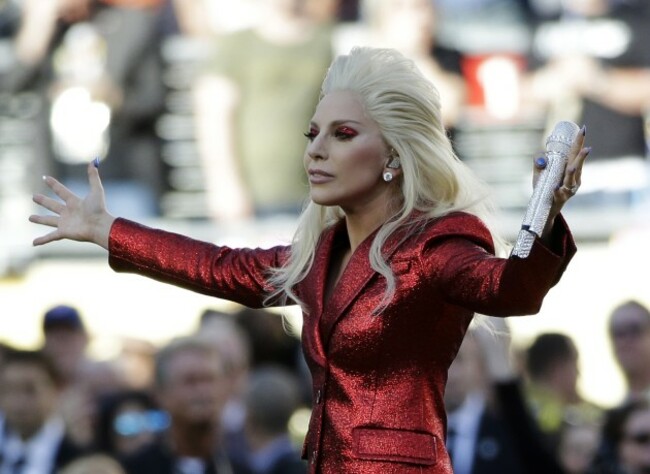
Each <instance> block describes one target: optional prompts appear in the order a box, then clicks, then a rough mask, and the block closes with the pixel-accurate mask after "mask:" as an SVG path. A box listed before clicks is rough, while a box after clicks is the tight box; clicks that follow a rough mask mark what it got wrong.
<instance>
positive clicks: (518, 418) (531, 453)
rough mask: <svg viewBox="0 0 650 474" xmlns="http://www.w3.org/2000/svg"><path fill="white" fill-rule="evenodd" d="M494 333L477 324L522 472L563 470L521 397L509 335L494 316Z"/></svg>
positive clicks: (559, 472)
mask: <svg viewBox="0 0 650 474" xmlns="http://www.w3.org/2000/svg"><path fill="white" fill-rule="evenodd" d="M494 324H495V325H496V331H497V333H494V334H490V333H488V332H487V331H484V330H482V329H481V328H479V330H478V331H475V332H474V334H477V336H478V339H479V343H480V345H481V346H482V348H483V353H484V355H485V362H486V363H485V367H486V368H487V372H488V376H489V377H490V379H491V381H492V384H493V387H494V394H495V398H496V402H497V404H498V408H499V410H500V413H501V414H502V415H503V418H504V420H505V422H506V424H507V428H508V430H509V431H510V433H511V434H512V440H513V443H514V444H515V448H516V451H517V452H518V453H519V454H520V459H521V461H522V463H523V467H524V470H525V472H528V473H531V474H532V473H540V474H541V473H544V474H562V473H563V472H564V470H563V469H562V467H561V466H560V463H559V461H558V460H557V459H556V458H555V456H554V455H553V453H552V452H551V450H550V449H548V448H547V446H546V444H545V442H544V437H543V434H542V432H541V431H540V430H539V428H538V426H537V424H536V421H535V419H534V418H533V416H532V414H531V412H530V410H529V408H528V406H527V404H526V400H525V398H524V394H523V391H522V389H521V378H520V376H519V374H518V373H517V370H516V369H515V368H514V366H513V362H512V358H511V354H510V335H509V332H508V327H507V325H506V324H505V321H503V320H499V319H495V320H494Z"/></svg>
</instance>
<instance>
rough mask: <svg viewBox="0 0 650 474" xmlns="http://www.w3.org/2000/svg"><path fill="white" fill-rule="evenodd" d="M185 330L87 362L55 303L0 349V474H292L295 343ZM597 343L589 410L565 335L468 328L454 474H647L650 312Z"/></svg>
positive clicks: (253, 332)
mask: <svg viewBox="0 0 650 474" xmlns="http://www.w3.org/2000/svg"><path fill="white" fill-rule="evenodd" d="M197 321H198V322H197V325H196V327H195V328H194V329H193V330H192V331H190V332H189V333H188V334H179V335H178V337H176V338H173V339H171V340H169V341H167V342H164V343H160V344H152V343H150V342H147V340H146V339H142V340H135V339H125V340H124V341H123V342H122V346H121V349H120V350H119V351H118V352H117V353H116V354H115V355H114V356H112V357H109V358H104V359H101V360H99V359H96V358H94V357H92V356H91V355H90V352H89V350H88V348H89V344H90V342H91V340H92V334H90V332H89V331H88V328H87V326H86V323H85V321H84V316H83V315H82V314H80V312H79V310H78V309H76V308H75V307H74V306H70V305H67V304H61V305H57V306H54V307H52V308H50V309H48V310H47V311H46V312H45V314H44V315H43V316H42V336H43V337H42V343H41V344H40V345H39V346H37V347H31V348H16V347H11V346H10V345H8V344H0V473H3V474H19V473H20V474H49V473H52V474H54V473H61V474H70V473H78V474H165V473H169V474H194V473H196V474H205V473H211V474H215V473H218V474H223V473H230V474H240V473H241V474H294V473H296V474H297V473H304V472H306V468H307V466H306V464H305V462H304V461H302V460H301V445H302V441H303V440H304V436H305V432H306V422H307V420H308V418H309V414H310V410H311V406H312V394H311V380H310V376H309V373H308V371H307V368H306V365H305V362H304V359H303V357H302V352H301V350H300V342H299V338H298V336H297V335H295V334H292V333H291V332H290V331H289V330H288V329H287V326H286V324H285V321H284V320H283V317H282V315H280V314H278V313H273V312H269V311H267V310H252V309H249V308H244V307H242V308H237V309H233V310H232V311H228V312H224V311H221V310H216V309H206V310H204V311H203V312H202V313H201V314H200V315H198V318H197ZM607 331H608V339H609V341H610V344H611V350H612V355H613V358H614V360H615V363H616V364H617V365H618V367H619V369H620V371H621V373H622V374H623V375H624V378H625V384H626V391H625V394H624V396H623V397H622V398H621V399H620V400H619V401H618V403H616V404H614V405H613V406H607V407H604V406H600V405H599V404H598V403H596V402H594V401H593V400H592V399H591V398H590V394H586V393H582V392H581V390H580V389H579V375H580V374H579V369H578V367H579V356H580V354H579V353H578V350H577V348H576V345H575V344H574V341H573V339H572V338H571V336H569V335H567V334H563V333H560V332H542V333H540V334H538V335H537V336H536V337H535V338H534V339H533V340H531V341H529V342H528V343H527V344H526V345H523V346H517V345H514V344H512V343H511V341H510V337H509V330H508V326H507V324H506V322H505V320H502V319H497V318H489V319H488V320H487V322H484V323H481V324H476V325H474V326H472V327H471V328H470V332H469V333H468V335H467V336H466V338H465V341H464V342H463V344H462V345H461V348H460V350H459V353H458V356H457V357H456V359H455V360H454V362H453V363H452V366H451V368H450V370H449V379H448V385H447V389H446V393H445V405H446V409H447V416H448V423H447V447H448V449H449V452H450V454H451V458H452V462H453V466H454V472H455V473H457V474H483V473H485V474H494V473H500V474H531V473H532V474H534V473H540V474H542V473H544V474H553V473H558V474H644V473H647V472H650V364H648V363H647V361H648V360H650V310H649V309H648V307H646V306H644V305H643V304H641V303H639V302H638V301H634V300H629V301H625V302H622V303H621V304H619V305H618V306H617V307H615V308H614V309H613V310H612V312H611V314H610V315H609V317H608V322H607ZM592 395H593V394H592Z"/></svg>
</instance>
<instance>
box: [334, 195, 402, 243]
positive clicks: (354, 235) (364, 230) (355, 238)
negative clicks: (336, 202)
mask: <svg viewBox="0 0 650 474" xmlns="http://www.w3.org/2000/svg"><path fill="white" fill-rule="evenodd" d="M393 215H394V211H393V210H392V206H390V204H388V205H381V206H376V207H375V208H374V209H370V210H369V209H363V210H360V211H357V210H345V221H346V226H347V231H348V238H349V239H350V250H351V251H352V252H354V251H355V249H356V248H357V247H358V246H359V245H360V244H361V242H363V241H364V240H365V239H366V238H367V237H368V236H369V235H370V234H372V233H373V232H374V231H375V230H377V229H378V228H379V227H380V226H381V225H382V224H384V223H385V222H386V221H388V219H390V218H391V217H392V216H393Z"/></svg>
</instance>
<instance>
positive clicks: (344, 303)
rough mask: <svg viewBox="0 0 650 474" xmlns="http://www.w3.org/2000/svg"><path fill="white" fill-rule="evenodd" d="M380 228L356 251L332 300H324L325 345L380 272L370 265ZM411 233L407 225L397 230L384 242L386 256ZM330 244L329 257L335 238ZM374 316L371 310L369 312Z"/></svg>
mask: <svg viewBox="0 0 650 474" xmlns="http://www.w3.org/2000/svg"><path fill="white" fill-rule="evenodd" d="M337 231H343V232H344V231H345V227H343V229H342V230H339V227H338V226H337ZM376 233H377V231H375V232H373V233H372V234H370V235H369V236H368V237H367V238H366V239H365V240H364V241H363V242H362V243H361V245H359V247H358V248H357V249H356V250H355V251H354V253H353V254H352V257H351V258H350V261H349V262H348V264H347V266H346V268H345V270H344V271H343V274H342V275H341V278H340V279H339V281H338V283H337V284H336V287H335V288H334V291H333V292H332V295H331V296H330V300H329V301H326V302H322V308H323V309H322V316H321V321H320V329H321V338H322V346H323V347H324V348H327V345H328V343H329V338H330V335H331V334H332V331H333V329H334V327H335V326H336V323H337V322H338V321H339V319H340V318H341V317H342V316H343V315H344V314H345V312H346V309H347V308H348V307H349V306H350V305H351V304H352V302H353V301H354V300H355V299H356V298H357V297H358V296H359V294H360V293H361V291H362V290H363V289H364V288H365V287H366V286H367V285H368V283H369V282H370V280H371V279H372V277H373V276H374V275H375V274H377V272H376V271H375V270H374V269H373V268H372V267H371V266H370V258H369V257H370V247H371V245H372V242H373V240H374V238H375V235H376ZM332 234H333V233H332ZM406 235H408V234H407V231H406V230H405V229H399V230H398V231H397V232H395V233H394V234H393V235H392V236H391V237H390V238H389V239H388V241H387V242H386V243H385V244H384V252H383V253H384V256H385V258H386V259H390V257H391V256H392V255H393V254H394V253H395V251H396V250H397V249H398V248H399V245H400V243H401V242H402V241H403V239H404V237H405V236H406ZM329 244H330V246H329V248H328V249H327V251H328V253H327V255H326V256H325V258H328V259H329V258H330V256H331V251H332V247H331V245H332V240H331V239H330V241H329ZM323 266H324V267H325V272H324V274H323V275H321V277H322V278H323V279H322V280H321V281H320V283H322V284H321V285H319V289H320V295H319V300H320V301H322V299H323V292H324V288H325V283H326V280H325V279H326V278H327V270H328V264H327V263H326V264H324V265H323ZM368 311H372V308H369V309H368ZM368 316H370V314H368Z"/></svg>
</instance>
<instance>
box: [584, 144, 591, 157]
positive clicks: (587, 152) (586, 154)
mask: <svg viewBox="0 0 650 474" xmlns="http://www.w3.org/2000/svg"><path fill="white" fill-rule="evenodd" d="M589 153H591V147H590V146H589V147H587V151H586V152H585V156H589Z"/></svg>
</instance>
